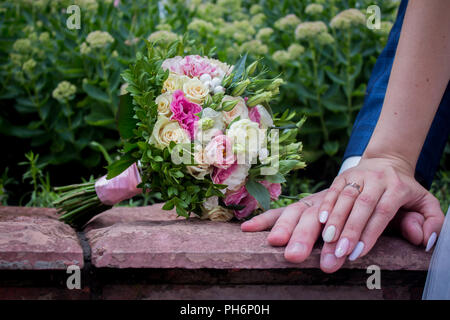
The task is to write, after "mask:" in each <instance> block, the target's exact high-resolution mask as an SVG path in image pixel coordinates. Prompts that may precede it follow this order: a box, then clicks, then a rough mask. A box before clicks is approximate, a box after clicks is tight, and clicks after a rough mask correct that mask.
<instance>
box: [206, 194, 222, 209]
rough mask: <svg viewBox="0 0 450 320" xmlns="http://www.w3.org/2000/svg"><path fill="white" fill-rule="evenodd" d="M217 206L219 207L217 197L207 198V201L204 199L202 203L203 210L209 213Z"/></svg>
mask: <svg viewBox="0 0 450 320" xmlns="http://www.w3.org/2000/svg"><path fill="white" fill-rule="evenodd" d="M218 205H219V197H217V196H212V197H209V198H208V199H206V201H205V202H203V208H205V209H206V210H208V211H211V210H212V209H214V208H215V207H217V206H218Z"/></svg>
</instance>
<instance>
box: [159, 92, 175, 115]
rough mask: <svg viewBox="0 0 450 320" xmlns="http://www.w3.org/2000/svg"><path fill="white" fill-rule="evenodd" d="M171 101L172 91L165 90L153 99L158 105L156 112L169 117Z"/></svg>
mask: <svg viewBox="0 0 450 320" xmlns="http://www.w3.org/2000/svg"><path fill="white" fill-rule="evenodd" d="M171 102H172V93H170V92H165V93H163V94H160V95H159V96H158V97H157V98H156V99H155V103H156V104H157V105H158V114H159V115H163V116H165V117H167V118H169V117H170V115H171V114H172V111H171V110H170V103H171Z"/></svg>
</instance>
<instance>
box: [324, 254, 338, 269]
mask: <svg viewBox="0 0 450 320" xmlns="http://www.w3.org/2000/svg"><path fill="white" fill-rule="evenodd" d="M336 262H337V260H336V257H335V256H334V254H332V253H327V254H326V255H325V256H324V257H323V259H322V267H325V268H327V269H331V268H333V267H334V266H335V265H336Z"/></svg>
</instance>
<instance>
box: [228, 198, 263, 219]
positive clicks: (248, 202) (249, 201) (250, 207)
mask: <svg viewBox="0 0 450 320" xmlns="http://www.w3.org/2000/svg"><path fill="white" fill-rule="evenodd" d="M239 205H241V206H245V207H244V209H242V210H234V215H235V216H236V218H238V219H243V218H246V217H248V216H249V215H250V214H252V212H253V211H255V210H256V209H258V207H259V204H258V201H256V199H255V198H253V197H252V196H251V195H249V194H248V193H247V196H246V197H244V198H243V199H242V200H241V202H240V203H239Z"/></svg>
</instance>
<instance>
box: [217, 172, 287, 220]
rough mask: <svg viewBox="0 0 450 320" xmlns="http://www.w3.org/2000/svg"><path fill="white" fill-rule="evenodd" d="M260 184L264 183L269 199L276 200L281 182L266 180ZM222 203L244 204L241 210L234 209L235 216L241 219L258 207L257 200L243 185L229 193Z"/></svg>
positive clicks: (279, 192)
mask: <svg viewBox="0 0 450 320" xmlns="http://www.w3.org/2000/svg"><path fill="white" fill-rule="evenodd" d="M261 184H262V185H264V186H265V187H266V188H267V189H268V190H269V193H270V198H271V200H277V199H278V197H279V196H280V194H281V184H279V183H270V182H268V181H263V182H261ZM224 203H225V204H226V205H227V206H229V205H239V206H244V208H243V209H241V210H235V216H236V217H237V218H238V219H242V218H245V217H248V216H249V215H250V214H251V213H252V212H253V211H255V210H256V209H257V208H258V207H259V204H258V201H256V199H255V198H254V197H253V196H252V195H250V194H249V193H248V191H247V189H246V188H245V186H242V187H241V188H240V189H239V190H237V191H235V192H232V193H229V194H228V195H227V196H226V198H225V200H224Z"/></svg>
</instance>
